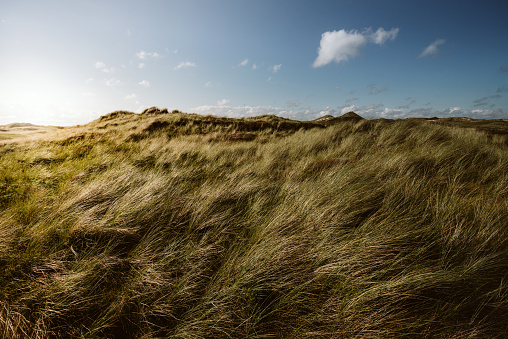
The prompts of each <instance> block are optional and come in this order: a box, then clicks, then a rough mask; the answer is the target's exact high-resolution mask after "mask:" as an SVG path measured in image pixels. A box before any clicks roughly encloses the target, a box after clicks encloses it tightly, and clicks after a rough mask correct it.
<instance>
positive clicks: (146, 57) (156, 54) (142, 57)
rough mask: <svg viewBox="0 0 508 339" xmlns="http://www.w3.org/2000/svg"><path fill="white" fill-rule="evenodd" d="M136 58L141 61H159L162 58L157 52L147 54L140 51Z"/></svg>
mask: <svg viewBox="0 0 508 339" xmlns="http://www.w3.org/2000/svg"><path fill="white" fill-rule="evenodd" d="M136 56H137V57H138V58H139V59H141V60H146V59H148V58H154V59H157V58H159V57H160V54H159V53H157V52H145V51H139V52H137V53H136Z"/></svg>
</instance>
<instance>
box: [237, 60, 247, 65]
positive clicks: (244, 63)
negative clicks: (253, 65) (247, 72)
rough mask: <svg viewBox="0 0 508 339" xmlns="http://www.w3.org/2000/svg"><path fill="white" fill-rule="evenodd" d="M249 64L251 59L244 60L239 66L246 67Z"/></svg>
mask: <svg viewBox="0 0 508 339" xmlns="http://www.w3.org/2000/svg"><path fill="white" fill-rule="evenodd" d="M248 63H249V59H244V60H242V62H240V64H239V66H246V65H247V64H248Z"/></svg>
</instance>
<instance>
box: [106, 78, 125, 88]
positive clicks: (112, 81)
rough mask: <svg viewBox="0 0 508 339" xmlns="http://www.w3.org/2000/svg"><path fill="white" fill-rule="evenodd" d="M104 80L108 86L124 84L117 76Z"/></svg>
mask: <svg viewBox="0 0 508 339" xmlns="http://www.w3.org/2000/svg"><path fill="white" fill-rule="evenodd" d="M105 81H106V85H107V86H109V87H119V86H123V85H124V83H123V82H122V81H120V80H118V79H117V78H111V79H106V80H105Z"/></svg>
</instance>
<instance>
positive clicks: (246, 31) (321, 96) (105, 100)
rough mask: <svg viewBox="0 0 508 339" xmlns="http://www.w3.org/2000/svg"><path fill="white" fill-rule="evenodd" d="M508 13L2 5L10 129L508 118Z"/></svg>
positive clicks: (237, 2) (270, 4)
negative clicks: (160, 120)
mask: <svg viewBox="0 0 508 339" xmlns="http://www.w3.org/2000/svg"><path fill="white" fill-rule="evenodd" d="M507 15H508V2H505V1H491V0H481V1H467V0H462V1H447V0H440V1H433V0H430V1H408V0H387V1H381V0H375V1H374V0H356V1H353V0H336V1H321V0H312V1H310V0H308V1H306V0H305V1H304V0H291V1H286V0H255V1H243V0H214V1H211V0H186V1H184V0H180V1H177V0H175V1H171V0H166V1H163V0H145V1H132V0H127V1H126V0H123V1H115V0H110V1H85V0H81V1H73V0H66V1H56V0H47V1H35V0H34V1H23V0H18V1H14V0H0V51H1V53H0V93H1V94H0V124H7V123H11V122H31V123H36V124H50V125H61V126H69V125H76V124H84V123H87V122H90V121H91V120H93V119H96V118H98V117H100V116H101V115H104V114H106V113H109V112H111V111H115V110H129V111H133V112H141V111H142V110H143V109H144V108H147V107H151V106H158V107H161V108H164V107H167V108H168V109H170V110H172V109H179V110H181V111H184V112H189V113H190V112H195V113H200V114H216V115H219V116H229V117H240V116H254V115H261V114H276V115H279V116H285V117H289V118H293V119H299V120H310V119H315V118H318V117H320V116H322V115H326V114H332V115H335V116H338V115H341V114H343V113H345V112H348V111H351V110H353V111H355V112H357V113H358V114H360V115H362V116H364V117H367V118H379V117H385V118H405V117H432V116H438V117H449V116H469V117H473V118H508V38H507V35H508V21H507V20H506V17H507Z"/></svg>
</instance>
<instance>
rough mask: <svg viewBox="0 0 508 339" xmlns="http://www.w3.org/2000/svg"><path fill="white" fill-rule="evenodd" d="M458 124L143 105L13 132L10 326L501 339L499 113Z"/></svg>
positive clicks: (503, 207)
mask: <svg viewBox="0 0 508 339" xmlns="http://www.w3.org/2000/svg"><path fill="white" fill-rule="evenodd" d="M438 122H439V121H438ZM452 123H453V121H452V120H450V121H442V122H439V123H436V122H432V121H426V120H424V119H408V120H398V121H388V120H372V121H369V120H361V119H357V118H356V117H354V116H353V115H351V114H350V115H349V116H346V118H335V119H321V120H318V121H313V122H298V121H292V120H288V119H283V118H278V117H275V116H263V117H258V118H249V119H226V118H217V117H212V116H207V117H203V116H198V115H194V114H184V113H180V112H174V113H166V112H165V111H160V110H151V111H147V112H145V113H144V114H134V113H130V112H113V113H110V114H109V115H107V116H104V117H102V118H101V119H98V120H96V121H94V122H91V123H90V124H88V125H85V126H79V127H73V128H65V129H60V130H56V131H54V132H52V133H48V134H46V135H45V136H44V137H43V138H40V139H32V140H29V139H23V140H17V141H11V142H5V143H3V144H2V145H0V337H5V338H73V337H76V338H166V337H171V338H225V337H226V338H228V337H230V338H245V337H252V338H281V337H285V338H302V337H303V338H304V337H311V338H312V337H322V338H352V337H353V338H404V337H422V338H426V337H428V338H436V337H437V338H485V337H489V338H502V337H506V336H507V335H508V325H507V322H506V319H507V317H508V287H507V284H506V279H507V277H508V242H507V240H506V239H508V229H507V228H506V225H507V224H508V206H507V205H508V203H507V201H508V200H507V197H508V152H507V150H508V149H507V148H508V138H507V136H506V135H505V134H503V133H502V131H503V129H506V127H507V123H506V122H505V124H504V125H503V122H501V121H497V122H495V128H494V127H493V125H489V126H490V127H489V129H485V126H487V125H488V124H487V123H486V122H478V123H479V125H478V127H479V129H480V130H477V129H475V127H474V124H473V123H474V122H471V121H467V126H465V125H463V122H461V121H460V120H459V121H458V122H457V123H456V124H455V125H454V124H452ZM493 123H494V122H491V124H493Z"/></svg>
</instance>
